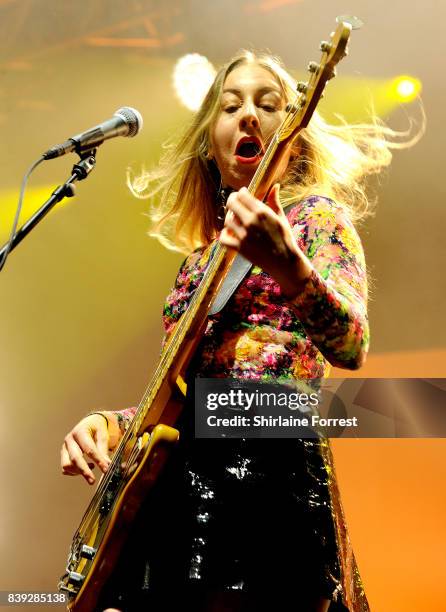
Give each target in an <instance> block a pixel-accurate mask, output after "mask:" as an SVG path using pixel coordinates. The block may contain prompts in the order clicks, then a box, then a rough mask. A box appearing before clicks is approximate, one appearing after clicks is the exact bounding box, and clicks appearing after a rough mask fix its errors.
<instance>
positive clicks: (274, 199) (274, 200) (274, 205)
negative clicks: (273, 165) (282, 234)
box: [266, 183, 285, 216]
mask: <svg viewBox="0 0 446 612" xmlns="http://www.w3.org/2000/svg"><path fill="white" fill-rule="evenodd" d="M279 193H280V183H276V184H275V185H274V186H273V187H272V189H271V190H270V192H269V194H268V197H267V199H266V201H267V202H268V206H269V207H270V208H271V210H273V211H274V212H275V213H277V214H278V215H281V216H285V213H284V212H283V208H282V205H281V203H280V197H279Z"/></svg>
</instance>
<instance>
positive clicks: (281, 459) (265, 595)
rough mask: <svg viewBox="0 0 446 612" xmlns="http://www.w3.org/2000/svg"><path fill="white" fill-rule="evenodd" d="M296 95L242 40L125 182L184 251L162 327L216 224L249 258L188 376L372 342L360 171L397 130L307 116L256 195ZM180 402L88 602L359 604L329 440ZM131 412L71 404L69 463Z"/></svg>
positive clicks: (325, 369) (342, 358) (110, 444)
mask: <svg viewBox="0 0 446 612" xmlns="http://www.w3.org/2000/svg"><path fill="white" fill-rule="evenodd" d="M294 92H295V83H294V81H293V79H292V78H291V77H290V75H289V74H288V73H287V72H286V71H285V70H284V69H283V67H282V66H281V65H280V63H279V62H278V61H277V60H275V59H274V58H272V57H271V56H269V55H255V54H254V53H252V52H242V53H240V54H239V55H238V56H236V57H235V58H234V59H233V60H231V62H229V63H228V64H227V65H226V66H224V67H223V68H222V69H221V70H220V72H219V73H218V74H217V76H216V78H215V81H214V83H213V85H212V86H211V88H210V91H209V93H208V94H207V96H206V99H205V100H204V102H203V104H202V106H201V109H200V110H199V111H198V113H197V115H196V116H195V118H194V120H193V122H192V124H191V126H190V128H189V129H188V131H187V132H186V133H185V135H184V137H183V139H182V140H181V141H180V143H179V144H178V145H176V146H175V147H174V148H172V149H171V150H170V151H169V152H168V154H167V156H166V157H165V159H164V161H163V162H162V163H161V165H160V167H159V168H158V169H157V170H156V171H154V172H152V173H145V174H144V175H143V176H142V177H139V178H138V179H137V180H136V181H134V182H133V184H132V187H133V189H134V191H135V192H137V193H138V194H145V193H147V192H148V193H149V194H152V195H153V194H155V193H157V192H159V193H160V194H161V198H160V199H161V208H160V209H159V210H158V211H157V213H156V215H155V218H154V221H155V225H154V229H153V231H152V235H156V236H157V237H158V238H159V239H160V240H161V241H162V242H163V243H164V244H166V245H167V246H168V247H170V248H176V249H178V250H182V251H184V252H187V253H191V254H190V255H189V256H188V257H187V258H186V260H185V261H184V262H183V265H182V266H181V268H180V271H179V274H178V276H177V280H176V283H175V286H174V288H173V290H172V292H171V294H170V295H169V297H168V298H167V303H166V306H165V310H164V325H165V329H166V334H167V335H168V334H169V333H170V332H171V331H172V329H173V328H174V326H175V324H176V323H177V321H178V320H179V319H180V317H181V315H182V314H183V313H184V312H185V310H186V309H187V306H188V304H189V302H190V299H191V297H192V295H193V292H194V290H195V289H196V287H197V286H198V285H199V283H200V280H201V278H202V276H203V274H204V272H205V270H206V267H207V265H208V262H209V257H210V253H211V243H212V241H213V240H215V238H217V237H218V239H219V240H220V242H221V243H222V244H223V245H225V246H227V247H230V248H232V249H235V250H236V251H238V252H239V253H241V254H242V255H243V256H245V257H246V258H247V259H248V260H249V261H251V262H252V264H253V267H252V268H251V270H250V271H249V273H248V275H247V276H246V278H245V279H244V280H243V281H242V283H241V284H240V286H239V287H238V289H237V290H236V291H235V293H234V295H233V296H232V297H231V298H230V300H229V302H228V303H227V304H226V306H225V307H224V308H223V310H222V311H221V312H219V313H217V314H215V315H213V316H210V317H209V322H208V325H207V329H206V332H205V336H204V338H203V340H202V342H201V344H200V346H199V348H198V350H197V352H196V355H195V358H194V359H193V363H192V364H191V365H190V367H189V373H188V374H189V379H190V380H192V381H193V378H194V376H205V377H230V378H249V379H252V380H265V379H270V380H271V379H276V380H282V381H287V380H288V381H289V380H290V379H295V378H303V379H308V378H320V377H323V376H328V374H329V370H330V364H332V365H336V366H338V367H343V368H350V369H354V368H358V367H360V366H361V364H362V363H363V362H364V359H365V356H366V354H367V349H368V324H367V312H366V302H367V277H366V269H365V263H364V256H363V250H362V246H361V242H360V239H359V237H358V235H357V233H356V231H355V229H354V227H353V225H352V219H353V218H358V217H359V216H361V214H364V213H365V212H366V208H367V199H366V196H365V194H364V191H363V186H362V180H363V178H364V177H365V176H366V175H367V174H369V173H371V172H377V171H379V170H380V169H381V168H382V167H384V166H386V165H387V164H388V163H389V162H390V159H391V154H390V151H389V143H388V142H387V141H386V136H388V135H390V134H391V131H390V130H388V129H387V128H383V127H381V126H379V125H378V124H377V123H376V122H375V123H373V124H371V125H362V126H348V125H342V126H337V127H333V126H328V125H327V124H325V123H324V122H323V120H322V119H321V118H320V117H319V116H318V115H317V114H315V116H314V117H313V119H312V121H311V122H310V124H309V126H308V127H307V128H306V129H305V130H303V131H302V132H301V133H300V135H299V138H298V140H297V141H296V143H295V145H294V146H293V148H292V149H291V151H290V152H289V155H288V157H287V158H286V159H285V160H284V162H283V164H282V166H281V167H280V168H279V169H278V171H277V173H276V176H275V179H274V180H275V185H274V187H273V189H272V190H271V191H270V193H269V195H268V198H267V203H266V204H265V203H263V202H260V201H258V200H257V199H256V198H255V197H253V196H252V195H251V194H250V193H249V192H248V190H247V189H246V187H247V186H248V185H249V183H250V180H251V178H252V176H253V174H254V172H255V170H256V167H257V166H258V164H259V163H260V159H261V156H262V152H263V151H264V150H265V148H266V146H267V143H268V141H269V139H270V138H271V136H272V135H273V134H274V132H275V131H276V130H277V128H278V126H279V125H280V123H281V121H282V119H283V117H284V116H285V113H286V110H285V108H286V105H287V104H288V103H289V102H292V101H293V100H294V97H295V93H294ZM155 182H157V187H156V188H153V187H152V185H153V184H154V183H155ZM228 192H231V193H230V195H229V197H228V198H227V201H225V197H224V196H225V195H227V193H228ZM289 203H293V204H294V206H291V207H290V208H288V209H287V213H286V214H285V212H284V210H283V206H284V205H285V204H289ZM222 206H225V208H223V209H222ZM222 212H225V213H227V214H225V215H223V216H222ZM223 218H224V226H223V224H222V219H223ZM192 388H193V384H191V385H189V389H192ZM191 406H192V407H193V397H192V394H191V393H189V395H188V401H187V402H186V407H185V408H184V410H183V412H182V415H181V417H180V423H179V429H180V432H181V438H180V443H179V444H178V446H177V448H176V449H175V452H174V454H173V456H172V457H171V458H170V460H169V463H168V465H167V466H166V468H165V470H164V472H163V474H162V477H161V478H160V480H159V481H158V483H157V485H156V488H155V490H154V491H153V495H151V496H150V497H149V500H148V502H147V504H145V505H144V507H143V509H142V510H141V512H140V514H139V517H138V519H137V521H136V523H135V526H134V528H133V532H132V534H131V536H130V538H129V540H128V543H127V545H126V548H125V549H124V551H123V553H122V555H121V561H120V564H119V565H118V566H117V568H116V570H115V573H114V577H113V578H112V579H111V580H110V581H109V585H108V586H107V588H106V589H105V591H104V593H103V594H102V597H101V602H100V605H99V607H98V608H97V609H98V610H103V609H104V607H106V606H110V605H112V606H117V609H119V610H124V611H125V612H127V611H128V610H141V609H146V606H147V609H150V610H168V609H169V610H170V609H176V608H177V607H178V606H179V605H181V606H188V607H190V608H191V609H192V610H197V611H198V610H208V611H209V610H243V611H245V610H264V609H265V610H266V609H270V608H271V607H272V606H274V608H275V609H279V610H302V611H304V612H307V611H308V612H310V611H326V610H328V609H329V608H330V610H346V609H349V610H355V611H356V610H361V611H363V610H368V604H367V600H366V597H365V595H364V591H363V589H362V585H361V581H360V578H359V574H358V572H357V568H356V565H355V560H354V556H353V553H352V550H351V547H350V543H349V539H348V534H347V532H346V527H345V522H344V519H343V515H342V509H341V506H340V501H339V495H338V491H337V486H336V481H335V477H334V472H333V466H332V459H331V454H330V450H329V447H328V441H326V440H300V439H295V440H290V439H288V440H245V439H242V440H194V436H193V432H192V424H191V422H192V420H193V416H192V412H191ZM134 411H135V409H126V410H122V411H115V412H113V411H108V412H102V413H95V414H92V415H88V416H87V417H85V418H84V419H82V420H81V421H80V422H79V423H78V424H77V425H76V426H75V427H74V428H73V429H72V431H71V432H70V433H69V434H68V435H67V436H66V438H65V441H64V445H63V448H62V469H63V473H64V474H71V475H74V474H82V475H83V476H84V477H85V478H86V479H87V481H88V482H89V483H90V484H93V483H94V481H95V477H94V474H93V472H92V468H93V466H94V464H97V465H98V466H99V467H100V468H101V469H102V470H103V471H104V472H105V471H106V470H107V466H108V465H109V462H110V459H109V458H108V451H109V450H113V449H114V448H115V447H116V445H117V443H118V442H119V439H120V437H121V436H122V434H123V432H124V431H125V429H126V427H127V426H128V424H129V422H130V420H131V418H132V416H133V414H134ZM83 454H85V455H86V456H87V457H88V460H85V459H84V457H83ZM87 461H90V463H87ZM148 525H151V527H150V528H149V529H150V533H148V527H147V526H148ZM154 526H155V527H154ZM112 609H113V610H114V609H115V608H108V610H112Z"/></svg>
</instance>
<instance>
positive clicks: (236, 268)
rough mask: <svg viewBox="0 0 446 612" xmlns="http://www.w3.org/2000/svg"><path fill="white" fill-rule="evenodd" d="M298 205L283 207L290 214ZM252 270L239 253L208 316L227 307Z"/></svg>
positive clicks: (291, 204)
mask: <svg viewBox="0 0 446 612" xmlns="http://www.w3.org/2000/svg"><path fill="white" fill-rule="evenodd" d="M296 204H297V202H291V203H290V204H287V206H284V207H283V210H284V212H285V213H288V212H289V211H290V210H292V209H293V208H294V207H295V206H296ZM250 268H252V263H251V262H250V261H248V260H247V259H245V257H243V256H242V255H240V253H239V254H238V255H237V257H236V258H235V259H234V262H233V264H232V266H231V269H230V270H229V272H228V274H227V276H226V278H225V280H224V281H223V284H222V286H221V287H220V291H219V292H218V293H217V295H216V296H215V300H214V301H213V302H212V306H211V308H210V310H209V312H208V315H214V314H217V312H220V310H221V309H222V308H224V307H225V306H226V304H227V303H228V301H229V298H230V297H231V296H232V295H233V294H234V293H235V290H236V289H237V287H238V286H239V285H240V283H241V282H242V280H243V279H244V278H245V276H246V275H247V273H248V271H249V270H250Z"/></svg>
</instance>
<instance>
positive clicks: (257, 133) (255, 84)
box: [210, 64, 287, 189]
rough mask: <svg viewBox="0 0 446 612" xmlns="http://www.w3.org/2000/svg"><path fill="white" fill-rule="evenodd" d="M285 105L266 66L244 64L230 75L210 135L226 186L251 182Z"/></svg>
mask: <svg viewBox="0 0 446 612" xmlns="http://www.w3.org/2000/svg"><path fill="white" fill-rule="evenodd" d="M285 106H286V101H285V98H284V95H283V92H282V89H281V87H280V85H279V82H278V81H277V79H276V78H275V77H274V75H273V74H272V73H271V72H270V71H269V70H267V69H266V68H263V67H261V66H259V65H258V64H242V65H241V66H238V67H237V68H235V69H234V70H233V71H232V72H231V73H230V74H229V75H228V76H227V78H226V81H225V83H224V85H223V92H222V95H221V100H220V112H219V115H218V117H217V120H216V122H215V124H214V126H213V128H212V129H211V134H210V140H211V150H210V153H211V155H212V156H213V158H214V159H215V161H216V163H217V166H218V169H219V170H220V174H221V178H222V183H223V185H224V186H229V187H232V188H233V189H240V188H241V187H247V186H248V185H249V183H250V181H251V179H252V177H253V175H254V172H255V170H256V168H257V166H258V165H259V163H260V161H261V159H262V156H263V153H264V152H265V150H266V147H267V145H268V142H269V139H270V137H271V136H272V134H273V133H274V132H275V131H276V130H277V128H278V127H279V125H280V123H281V122H282V120H283V117H284V114H285V110H284V109H285ZM286 165H287V164H286ZM286 165H285V167H286Z"/></svg>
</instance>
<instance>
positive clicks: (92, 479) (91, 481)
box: [88, 476, 94, 484]
mask: <svg viewBox="0 0 446 612" xmlns="http://www.w3.org/2000/svg"><path fill="white" fill-rule="evenodd" d="M88 482H89V483H90V484H94V478H92V477H91V476H89V477H88Z"/></svg>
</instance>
